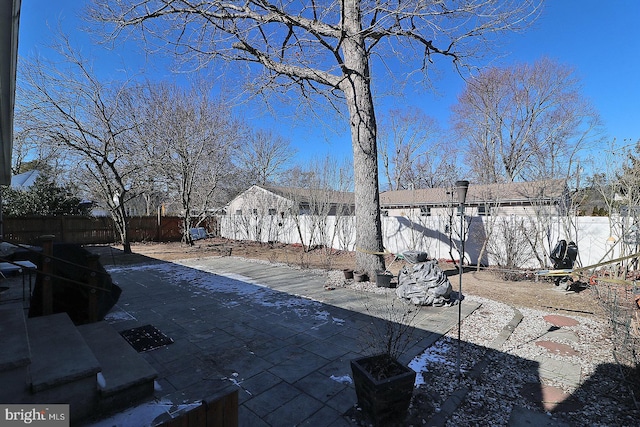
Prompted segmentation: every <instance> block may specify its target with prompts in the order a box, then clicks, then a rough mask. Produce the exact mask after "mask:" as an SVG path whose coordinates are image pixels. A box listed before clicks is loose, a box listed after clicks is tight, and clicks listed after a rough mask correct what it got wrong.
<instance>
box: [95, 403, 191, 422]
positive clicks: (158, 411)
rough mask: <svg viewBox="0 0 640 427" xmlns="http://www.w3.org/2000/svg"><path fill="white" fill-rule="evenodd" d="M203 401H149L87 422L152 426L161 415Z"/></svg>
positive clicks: (185, 408)
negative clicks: (187, 402) (178, 402)
mask: <svg viewBox="0 0 640 427" xmlns="http://www.w3.org/2000/svg"><path fill="white" fill-rule="evenodd" d="M200 405H201V403H200V402H198V403H190V404H186V405H175V404H173V403H172V402H170V401H158V402H147V403H144V404H142V405H138V406H136V407H133V408H130V409H127V410H126V411H123V412H120V413H117V414H115V415H113V416H111V417H109V418H106V419H103V420H99V421H96V422H95V423H92V424H86V426H87V427H113V426H118V427H150V426H152V425H153V424H154V422H153V421H154V420H155V419H156V418H158V417H159V416H160V415H162V414H164V413H167V414H171V413H175V412H178V411H181V410H189V409H193V408H196V407H198V406H200Z"/></svg>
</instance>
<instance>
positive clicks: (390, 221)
mask: <svg viewBox="0 0 640 427" xmlns="http://www.w3.org/2000/svg"><path fill="white" fill-rule="evenodd" d="M501 218H503V219H507V220H513V221H518V220H524V221H527V222H526V223H527V224H531V226H534V224H535V223H536V219H535V217H531V216H515V215H514V216H510V217H501ZM219 219H220V224H221V233H222V236H223V237H227V238H230V239H237V240H255V241H262V242H267V241H277V242H282V243H289V244H291V243H297V244H300V243H304V244H305V245H308V244H310V243H311V244H315V245H319V244H322V245H326V246H331V247H333V248H336V249H340V250H355V249H356V248H355V225H354V221H355V219H354V217H338V218H336V217H328V218H326V225H325V228H324V232H322V233H321V232H319V230H318V226H317V224H316V226H315V230H314V231H313V233H312V231H311V229H312V228H314V227H313V226H312V224H313V223H314V218H313V217H312V216H311V215H301V216H299V217H298V219H297V220H296V219H294V218H292V217H291V216H285V218H280V217H278V216H269V215H267V216H266V217H264V218H262V219H260V218H258V217H253V216H245V215H242V216H241V215H226V216H221V217H219ZM565 220H566V218H564V217H553V218H546V222H547V224H548V225H547V226H545V229H544V230H543V233H542V234H543V237H544V241H543V242H541V243H540V244H539V247H538V252H539V254H538V257H539V258H542V259H543V263H545V265H544V266H545V267H550V262H549V260H548V257H547V255H548V253H549V251H550V250H551V249H553V246H555V244H556V242H557V241H558V240H559V239H567V240H575V241H576V243H577V244H578V248H579V260H580V263H581V265H583V266H587V265H593V264H596V263H599V262H601V261H603V260H610V259H614V258H617V257H619V256H621V254H622V249H621V247H620V245H619V244H617V245H615V246H614V245H612V242H613V241H616V240H618V239H620V236H621V234H620V233H621V230H622V227H621V226H615V227H613V228H612V227H610V221H609V218H607V217H575V218H573V220H574V222H575V231H574V233H575V234H572V235H571V236H567V235H565V234H564V233H563V232H562V231H561V230H563V227H562V226H561V224H562V223H563V221H565ZM336 221H338V224H339V227H337V229H336V226H335V224H336ZM487 221H491V218H486V217H481V216H474V217H472V218H471V227H470V229H469V233H468V235H467V240H466V242H465V254H466V256H465V259H466V260H467V261H470V262H471V263H473V264H475V263H477V262H478V257H479V253H480V249H481V246H482V243H483V242H482V240H483V239H482V237H481V236H483V235H484V234H483V230H485V229H486V227H487ZM297 223H298V224H300V228H301V230H302V235H303V240H304V241H303V242H301V240H300V237H299V233H298V226H297ZM614 223H615V221H614ZM448 226H449V217H448V216H445V215H441V216H437V215H434V216H428V217H425V216H415V217H413V218H408V217H406V216H398V217H394V216H389V217H383V218H382V230H383V238H384V247H385V249H386V250H387V251H389V252H392V253H401V252H403V251H407V250H420V251H426V252H428V253H429V255H430V256H431V257H434V258H438V259H450V258H451V256H453V257H454V258H457V257H458V253H457V250H456V249H453V250H452V251H451V255H450V244H449V232H448ZM451 227H452V233H451V234H452V236H453V240H454V242H455V243H454V244H455V245H458V244H459V242H460V239H459V230H460V217H459V216H456V217H454V218H453V223H452V225H451ZM576 236H577V238H576ZM610 237H613V239H610ZM493 239H494V242H496V246H497V247H498V248H499V247H500V245H501V244H502V242H500V241H499V239H500V236H499V233H494V237H493ZM612 246H614V247H613V250H610V249H611V248H612ZM519 249H521V250H529V249H528V248H522V247H520V248H519ZM608 251H609V252H608ZM626 254H629V250H627V251H626ZM527 259H528V262H527V263H526V265H521V267H523V268H533V269H538V268H541V265H540V262H539V261H538V258H537V257H536V256H535V255H534V254H533V252H531V253H530V254H529V255H528V256H527ZM481 263H482V264H486V265H497V264H498V260H497V259H496V258H495V257H492V256H486V257H485V258H484V259H483V260H482V262H481Z"/></svg>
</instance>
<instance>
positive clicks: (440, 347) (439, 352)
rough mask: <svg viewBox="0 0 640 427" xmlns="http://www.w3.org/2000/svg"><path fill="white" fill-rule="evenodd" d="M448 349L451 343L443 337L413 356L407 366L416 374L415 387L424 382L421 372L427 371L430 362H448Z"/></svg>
mask: <svg viewBox="0 0 640 427" xmlns="http://www.w3.org/2000/svg"><path fill="white" fill-rule="evenodd" d="M450 350H451V345H450V344H449V343H448V342H447V341H446V340H445V339H439V340H438V341H436V342H435V343H434V344H433V345H432V346H431V347H429V348H427V349H426V350H425V351H424V352H423V353H421V354H419V355H418V356H416V357H414V358H413V360H412V361H411V362H410V363H409V367H410V368H411V369H413V370H414V371H415V372H416V374H417V375H416V382H415V387H418V386H420V385H422V384H425V381H424V376H423V375H422V374H423V373H425V372H429V365H430V364H445V365H447V364H450V362H448V361H447V358H446V354H447V353H449V351H450Z"/></svg>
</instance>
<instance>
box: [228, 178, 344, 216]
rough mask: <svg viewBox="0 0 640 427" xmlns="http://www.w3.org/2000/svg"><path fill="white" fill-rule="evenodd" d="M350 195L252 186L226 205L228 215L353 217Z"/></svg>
mask: <svg viewBox="0 0 640 427" xmlns="http://www.w3.org/2000/svg"><path fill="white" fill-rule="evenodd" d="M354 211H355V197H354V195H353V193H352V192H343V191H333V190H322V189H308V188H297V187H276V186H266V185H264V186H263V185H253V186H251V187H249V188H248V189H247V190H245V191H243V192H242V193H240V194H239V195H238V196H236V197H235V198H234V199H233V200H231V201H230V202H229V204H228V205H227V208H226V212H227V215H245V216H264V215H279V216H281V217H284V216H285V215H287V214H292V213H295V214H301V215H309V214H324V215H328V216H336V215H341V216H344V215H353V213H354Z"/></svg>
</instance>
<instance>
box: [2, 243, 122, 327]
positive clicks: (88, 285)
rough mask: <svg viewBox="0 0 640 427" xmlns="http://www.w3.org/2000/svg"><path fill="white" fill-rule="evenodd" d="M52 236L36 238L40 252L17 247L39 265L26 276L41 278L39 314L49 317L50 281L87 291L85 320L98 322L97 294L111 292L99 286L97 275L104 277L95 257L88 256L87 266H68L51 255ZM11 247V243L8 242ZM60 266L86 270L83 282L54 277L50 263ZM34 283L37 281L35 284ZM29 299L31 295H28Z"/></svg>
mask: <svg viewBox="0 0 640 427" xmlns="http://www.w3.org/2000/svg"><path fill="white" fill-rule="evenodd" d="M54 238H55V236H53V235H44V236H40V239H39V240H40V243H41V245H40V246H41V248H42V251H37V250H34V249H33V248H31V247H29V246H26V245H19V244H18V245H17V246H18V247H19V248H20V249H21V250H22V251H25V252H26V253H27V254H28V256H27V257H28V258H37V259H38V261H39V262H37V263H36V268H35V269H33V270H31V271H30V272H29V273H30V274H31V273H36V281H37V280H38V277H40V278H41V280H40V286H41V289H42V298H41V301H40V302H41V303H42V315H43V316H46V315H50V314H53V306H54V304H53V302H54V301H53V300H54V289H53V286H54V279H59V280H63V281H64V282H65V283H67V284H73V285H76V286H79V287H81V288H84V289H86V290H87V292H88V303H87V317H88V321H89V323H93V322H97V321H98V295H99V292H111V289H106V288H104V287H102V286H100V282H99V276H100V274H107V273H105V272H103V271H100V270H99V268H98V260H99V255H95V254H90V255H89V256H88V258H87V265H79V264H75V263H72V262H70V261H68V260H64V259H61V258H57V257H54V256H53V241H54ZM12 244H15V243H12ZM0 262H8V263H10V264H14V265H16V266H17V267H21V264H19V263H18V262H15V261H12V260H10V259H7V258H3V257H0ZM56 262H57V263H64V264H67V265H70V266H73V268H76V269H80V270H84V271H86V273H87V274H86V277H87V281H86V282H82V281H78V280H73V279H71V278H69V277H61V276H59V275H56V274H54V270H53V264H54V263H56ZM36 283H37V282H36ZM29 298H31V295H29Z"/></svg>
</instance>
